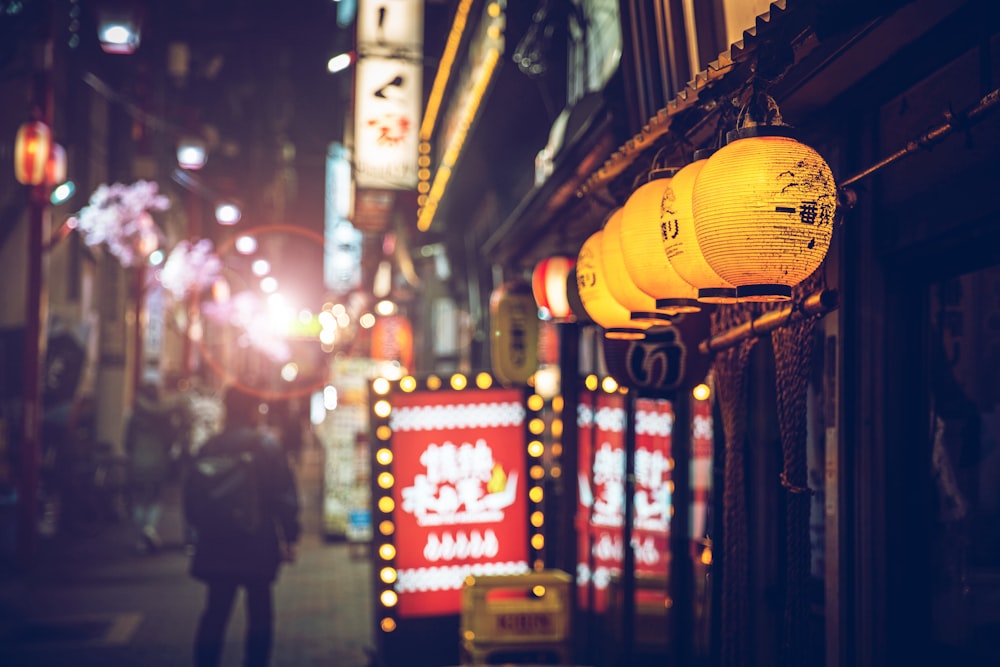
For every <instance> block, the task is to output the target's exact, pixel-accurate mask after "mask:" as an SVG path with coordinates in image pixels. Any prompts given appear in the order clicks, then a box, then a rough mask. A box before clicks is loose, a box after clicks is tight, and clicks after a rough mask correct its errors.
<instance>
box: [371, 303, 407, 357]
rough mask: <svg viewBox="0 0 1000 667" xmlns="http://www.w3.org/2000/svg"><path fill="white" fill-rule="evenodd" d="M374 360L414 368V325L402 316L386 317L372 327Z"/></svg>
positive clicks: (378, 320) (380, 318)
mask: <svg viewBox="0 0 1000 667" xmlns="http://www.w3.org/2000/svg"><path fill="white" fill-rule="evenodd" d="M371 345H372V348H371V355H372V359H381V360H385V361H398V362H399V365H400V366H402V367H403V368H405V369H407V370H410V369H412V368H413V325H412V324H411V323H410V320H409V319H407V318H406V317H403V316H402V315H385V316H381V317H379V318H378V319H377V320H375V326H374V327H372V343H371Z"/></svg>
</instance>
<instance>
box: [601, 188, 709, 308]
mask: <svg viewBox="0 0 1000 667" xmlns="http://www.w3.org/2000/svg"><path fill="white" fill-rule="evenodd" d="M676 172H677V170H676V169H659V170H657V171H654V172H652V173H651V174H650V176H649V180H648V181H647V182H646V183H644V184H643V185H640V186H639V187H638V188H636V191H635V192H633V193H632V195H631V196H630V197H629V198H628V201H626V202H625V206H624V207H623V208H622V216H621V225H620V228H619V237H620V239H621V251H622V256H623V258H624V268H625V271H626V273H627V274H628V275H629V276H630V277H631V279H632V282H634V283H635V285H636V286H637V287H638V289H640V290H642V292H644V293H645V294H648V295H650V296H651V297H653V304H654V307H655V308H656V310H657V311H658V312H660V313H665V314H667V315H668V317H667V319H669V316H671V315H677V314H679V313H693V312H697V311H699V310H701V306H700V305H699V303H698V300H697V298H696V297H697V296H698V290H697V289H696V288H695V287H694V286H693V285H692V284H691V283H689V282H687V281H685V280H684V279H683V278H681V276H680V275H679V274H678V273H677V271H676V270H674V268H673V267H672V266H671V265H670V262H669V261H667V255H666V253H665V252H664V251H663V240H662V238H663V236H664V235H665V234H666V233H668V231H669V230H670V229H672V227H673V225H674V216H673V214H672V212H671V211H672V208H673V202H672V201H671V198H672V197H673V190H671V188H670V182H671V181H672V180H673V176H674V174H675V173H676ZM608 224H609V225H610V224H611V222H610V221H608Z"/></svg>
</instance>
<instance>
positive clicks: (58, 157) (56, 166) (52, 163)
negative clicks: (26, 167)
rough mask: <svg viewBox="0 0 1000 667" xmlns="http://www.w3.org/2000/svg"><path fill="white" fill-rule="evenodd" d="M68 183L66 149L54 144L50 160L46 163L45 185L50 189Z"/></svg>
mask: <svg viewBox="0 0 1000 667" xmlns="http://www.w3.org/2000/svg"><path fill="white" fill-rule="evenodd" d="M65 182H66V149H65V148H63V147H62V146H61V145H60V144H57V143H55V142H52V146H51V148H49V159H48V161H47V162H46V163H45V184H46V185H48V186H49V187H55V186H57V185H62V184H63V183H65Z"/></svg>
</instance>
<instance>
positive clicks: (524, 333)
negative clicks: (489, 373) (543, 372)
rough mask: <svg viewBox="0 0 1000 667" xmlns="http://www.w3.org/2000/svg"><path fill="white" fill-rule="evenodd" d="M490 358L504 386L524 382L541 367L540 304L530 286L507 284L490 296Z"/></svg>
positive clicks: (518, 283)
mask: <svg viewBox="0 0 1000 667" xmlns="http://www.w3.org/2000/svg"><path fill="white" fill-rule="evenodd" d="M490 325H491V331H492V336H491V337H490V357H491V360H492V363H493V373H494V374H495V375H496V376H497V378H498V379H499V380H500V382H502V383H503V384H505V385H510V384H524V383H526V382H527V381H528V378H530V377H531V376H532V374H534V372H535V371H536V370H538V306H537V305H536V304H535V297H534V295H532V293H531V285H529V284H528V283H526V282H524V281H521V280H518V281H514V282H508V283H504V284H503V285H501V286H500V287H498V288H496V289H495V290H493V294H491V295H490Z"/></svg>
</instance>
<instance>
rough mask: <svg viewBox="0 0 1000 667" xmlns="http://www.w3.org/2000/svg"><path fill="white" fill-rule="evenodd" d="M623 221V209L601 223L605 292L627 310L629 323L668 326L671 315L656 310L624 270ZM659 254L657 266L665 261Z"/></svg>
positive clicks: (631, 276) (615, 211) (664, 311)
mask: <svg viewBox="0 0 1000 667" xmlns="http://www.w3.org/2000/svg"><path fill="white" fill-rule="evenodd" d="M624 218H625V209H624V208H618V209H615V210H614V211H613V212H612V213H611V215H610V216H608V220H607V222H605V223H604V234H603V235H602V236H601V261H602V262H604V275H606V276H607V277H608V289H609V290H611V295H612V296H613V297H615V301H617V302H618V303H620V304H621V305H623V306H625V307H626V308H628V309H629V312H630V313H632V319H633V320H635V321H638V322H649V323H650V324H657V323H659V322H668V321H669V320H670V314H671V313H670V312H668V311H666V310H659V309H657V307H656V297H655V296H654V295H652V294H650V293H649V292H647V291H645V290H644V289H642V288H641V287H640V286H639V285H638V283H637V282H636V279H635V276H633V275H632V274H631V273H630V272H629V270H628V264H629V261H630V259H629V257H627V255H629V254H630V253H631V252H632V251H631V250H629V252H626V250H625V248H623V247H622V242H623V236H624V234H623V232H622V229H623V220H624ZM660 254H661V257H660V264H661V265H666V264H667V258H666V257H663V256H662V253H660ZM668 268H669V267H668ZM696 305H697V304H696Z"/></svg>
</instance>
